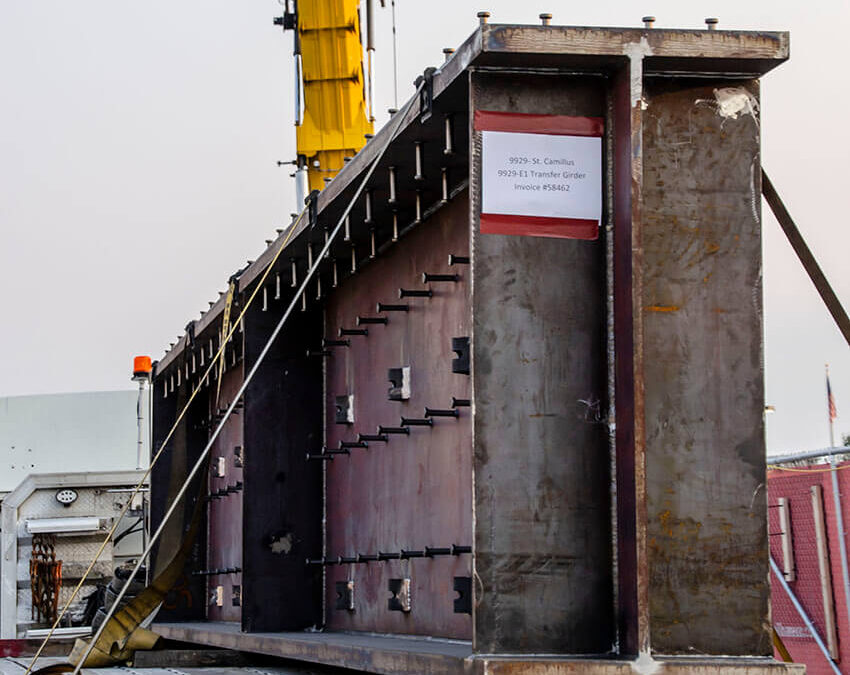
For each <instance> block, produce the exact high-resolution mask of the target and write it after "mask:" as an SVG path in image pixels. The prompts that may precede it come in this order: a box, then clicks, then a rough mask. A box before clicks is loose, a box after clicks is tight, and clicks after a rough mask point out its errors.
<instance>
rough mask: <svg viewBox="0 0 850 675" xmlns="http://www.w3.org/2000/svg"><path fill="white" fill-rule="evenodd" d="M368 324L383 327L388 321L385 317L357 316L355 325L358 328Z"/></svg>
mask: <svg viewBox="0 0 850 675" xmlns="http://www.w3.org/2000/svg"><path fill="white" fill-rule="evenodd" d="M370 323H374V324H383V325H385V326H386V325H387V323H388V320H387V317H385V316H358V317H357V325H358V326H364V325H366V324H370Z"/></svg>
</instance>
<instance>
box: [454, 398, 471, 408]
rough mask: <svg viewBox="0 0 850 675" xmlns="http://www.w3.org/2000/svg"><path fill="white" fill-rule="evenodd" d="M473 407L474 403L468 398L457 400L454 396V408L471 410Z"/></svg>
mask: <svg viewBox="0 0 850 675" xmlns="http://www.w3.org/2000/svg"><path fill="white" fill-rule="evenodd" d="M471 405H472V401H470V400H469V399H468V398H455V397H454V396H452V408H469V407H470V406H471Z"/></svg>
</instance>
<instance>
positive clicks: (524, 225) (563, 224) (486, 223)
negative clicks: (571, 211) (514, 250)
mask: <svg viewBox="0 0 850 675" xmlns="http://www.w3.org/2000/svg"><path fill="white" fill-rule="evenodd" d="M481 232H482V234H512V235H520V236H525V237H554V238H557V239H584V240H586V241H593V240H594V239H598V238H599V221H597V220H588V219H584V218H544V217H542V216H505V215H501V214H498V213H482V214H481Z"/></svg>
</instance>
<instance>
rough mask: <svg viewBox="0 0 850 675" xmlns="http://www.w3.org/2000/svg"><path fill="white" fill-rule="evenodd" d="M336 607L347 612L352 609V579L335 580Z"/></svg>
mask: <svg viewBox="0 0 850 675" xmlns="http://www.w3.org/2000/svg"><path fill="white" fill-rule="evenodd" d="M334 606H335V608H336V609H344V610H345V611H347V612H353V611H354V581H353V580H349V581H337V582H336V604H335V605H334Z"/></svg>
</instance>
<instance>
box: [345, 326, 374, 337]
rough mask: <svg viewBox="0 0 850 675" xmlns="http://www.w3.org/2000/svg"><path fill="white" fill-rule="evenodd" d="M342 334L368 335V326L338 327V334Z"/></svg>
mask: <svg viewBox="0 0 850 675" xmlns="http://www.w3.org/2000/svg"><path fill="white" fill-rule="evenodd" d="M344 335H369V329H368V328H340V329H339V336H340V337H343V336H344Z"/></svg>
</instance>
